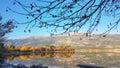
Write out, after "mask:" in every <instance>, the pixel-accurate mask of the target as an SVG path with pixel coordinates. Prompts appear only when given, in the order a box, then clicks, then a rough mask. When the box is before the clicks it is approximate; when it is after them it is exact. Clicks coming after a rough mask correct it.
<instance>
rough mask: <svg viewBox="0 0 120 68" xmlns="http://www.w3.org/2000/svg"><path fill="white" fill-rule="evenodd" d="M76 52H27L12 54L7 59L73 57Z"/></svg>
mask: <svg viewBox="0 0 120 68" xmlns="http://www.w3.org/2000/svg"><path fill="white" fill-rule="evenodd" d="M73 54H74V52H52V53H49V52H46V53H39V54H26V55H11V56H6V57H5V60H7V61H12V60H13V59H21V60H29V59H33V58H41V57H45V58H52V57H71V56H72V55H73Z"/></svg>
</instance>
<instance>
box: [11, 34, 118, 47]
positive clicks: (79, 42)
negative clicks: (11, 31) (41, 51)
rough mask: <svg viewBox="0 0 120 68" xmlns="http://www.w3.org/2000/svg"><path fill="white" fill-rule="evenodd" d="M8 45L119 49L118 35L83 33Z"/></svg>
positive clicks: (22, 41)
mask: <svg viewBox="0 0 120 68" xmlns="http://www.w3.org/2000/svg"><path fill="white" fill-rule="evenodd" d="M9 42H10V43H12V44H14V45H15V46H20V45H30V46H39V45H55V46H59V45H71V46H73V47H77V48H79V47H80V48H82V47H105V48H111V47H120V34H111V35H107V36H103V35H99V34H92V35H90V36H89V37H86V34H85V33H66V34H60V35H54V36H52V37H50V36H31V37H27V38H21V39H11V40H10V41H9Z"/></svg>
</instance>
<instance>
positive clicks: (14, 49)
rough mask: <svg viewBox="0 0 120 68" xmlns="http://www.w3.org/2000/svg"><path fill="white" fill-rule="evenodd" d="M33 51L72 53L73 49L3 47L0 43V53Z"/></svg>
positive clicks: (47, 46) (49, 46) (67, 47)
mask: <svg viewBox="0 0 120 68" xmlns="http://www.w3.org/2000/svg"><path fill="white" fill-rule="evenodd" d="M35 51H39V52H41V51H46V52H48V51H68V52H69V51H74V48H72V47H71V46H70V45H65V46H53V45H46V46H36V47H33V46H25V45H23V46H17V47H15V46H14V45H9V46H4V44H3V43H0V52H35Z"/></svg>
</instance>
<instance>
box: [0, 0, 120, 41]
mask: <svg viewBox="0 0 120 68" xmlns="http://www.w3.org/2000/svg"><path fill="white" fill-rule="evenodd" d="M22 1H23V2H24V3H26V4H28V3H29V2H32V1H34V0H29V1H28V0H22ZM12 4H13V0H0V15H1V16H2V17H3V20H2V21H3V22H6V21H8V20H9V19H15V20H17V21H19V22H23V21H26V17H25V16H22V15H18V14H15V13H13V12H11V11H8V12H6V8H7V7H11V8H12V9H14V10H18V11H22V9H21V8H20V7H15V6H13V5H12ZM108 22H112V18H110V17H106V16H104V17H103V19H102V20H101V24H99V26H98V27H97V28H98V29H99V32H94V33H102V32H103V31H104V30H106V25H107V24H108ZM25 26H26V25H19V26H18V28H15V29H14V30H13V32H12V33H9V34H8V35H7V37H8V38H9V39H16V38H23V37H28V36H35V35H49V33H48V32H47V31H49V29H48V30H47V29H45V28H42V29H39V28H38V27H34V28H32V31H31V32H26V33H25V32H24V29H25ZM119 26H120V25H119ZM86 28H87V25H86V26H84V27H83V28H82V29H81V32H84V31H86ZM118 30H120V28H118ZM111 33H112V34H120V31H118V32H117V30H114V31H112V32H111Z"/></svg>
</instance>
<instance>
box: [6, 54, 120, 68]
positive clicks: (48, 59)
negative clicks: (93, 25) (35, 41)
mask: <svg viewBox="0 0 120 68" xmlns="http://www.w3.org/2000/svg"><path fill="white" fill-rule="evenodd" d="M6 62H9V63H13V64H25V65H27V66H31V65H33V64H43V65H45V66H48V67H49V68H79V67H77V66H76V65H77V64H90V65H97V66H103V67H111V68H112V67H115V68H120V53H95V52H93V53H88V52H75V53H73V52H70V53H40V54H31V55H20V56H8V57H6Z"/></svg>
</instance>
